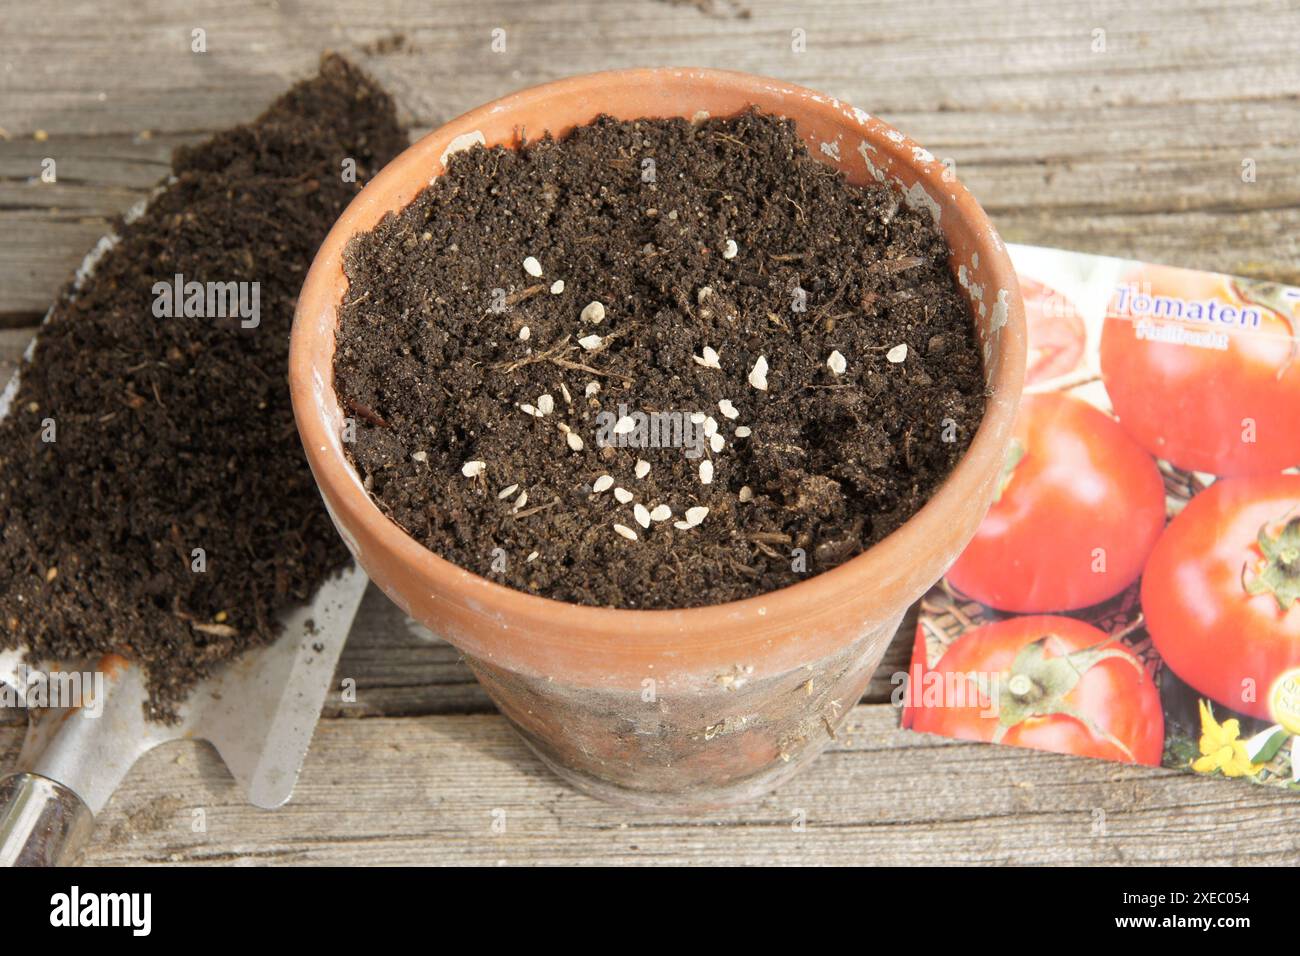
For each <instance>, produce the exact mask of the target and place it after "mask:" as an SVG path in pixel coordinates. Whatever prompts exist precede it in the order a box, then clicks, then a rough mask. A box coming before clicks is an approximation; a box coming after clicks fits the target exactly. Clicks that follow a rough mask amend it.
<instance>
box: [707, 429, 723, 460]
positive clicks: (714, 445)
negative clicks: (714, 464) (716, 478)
mask: <svg viewBox="0 0 1300 956" xmlns="http://www.w3.org/2000/svg"><path fill="white" fill-rule="evenodd" d="M726 444H727V440H726V439H725V438H723V437H722V436H721V435H719V434H718V433H717V432H714V433H713V434H712V435H710V436H709V448H711V449H713V453H714V454H715V455H716V454H717V453H718V452H720V451H722V449H723V448H724V447H726Z"/></svg>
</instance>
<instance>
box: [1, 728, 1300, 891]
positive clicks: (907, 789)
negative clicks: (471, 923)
mask: <svg viewBox="0 0 1300 956" xmlns="http://www.w3.org/2000/svg"><path fill="white" fill-rule="evenodd" d="M896 725H897V721H896V719H895V713H894V711H893V709H892V708H890V707H887V706H863V707H858V708H857V709H856V710H855V711H854V713H853V714H852V715H851V719H850V725H849V726H850V728H851V729H850V733H849V734H847V735H842V739H841V740H840V742H838V743H837V744H836V745H834V747H833V749H832V750H831V751H829V752H828V753H826V754H825V755H823V756H822V757H821V758H819V759H818V761H817V762H816V763H815V764H814V765H813V766H812V767H811V768H810V770H809V771H808V772H807V773H806V774H804V775H803V776H801V777H799V778H796V779H795V780H793V781H791V782H790V783H789V784H788V785H787V786H786V787H784V788H783V789H781V790H779V791H778V792H777V793H776V794H774V795H771V796H769V797H767V798H766V799H764V800H762V801H760V802H759V803H757V804H753V805H750V806H747V807H744V808H741V809H736V810H728V811H722V812H715V813H710V814H705V815H701V816H676V815H672V814H665V813H653V814H646V813H637V812H633V811H625V810H622V809H620V808H617V807H611V806H609V805H606V804H602V803H598V802H596V801H594V800H591V799H589V798H587V797H585V796H583V795H581V794H579V793H576V792H575V791H573V790H571V789H569V788H568V787H566V786H565V785H564V784H562V783H560V782H559V781H558V780H557V779H555V778H554V777H552V776H551V774H550V773H549V772H548V771H547V770H546V769H545V768H543V767H542V766H541V765H540V764H539V763H538V762H537V760H536V759H535V758H534V757H533V756H532V755H531V753H529V751H528V750H527V749H526V748H525V747H524V746H523V744H521V743H520V742H519V741H518V740H517V738H516V737H515V735H514V733H513V732H512V731H511V730H510V729H509V727H508V726H507V725H506V723H505V721H504V720H503V719H502V718H500V717H498V716H495V715H469V716H446V715H443V716H428V717H419V718H411V717H408V718H400V719H394V718H378V719H374V720H363V721H347V720H337V719H334V720H325V721H323V722H322V724H321V726H320V728H319V729H318V731H317V733H316V740H315V741H314V743H313V746H312V752H311V754H310V756H309V757H308V760H307V765H306V767H305V769H304V771H303V775H302V778H301V779H300V781H299V784H298V790H297V792H296V794H295V796H294V799H293V801H292V802H290V803H289V804H288V805H287V806H285V807H282V808H281V809H279V810H275V811H265V810H256V809H254V808H252V807H249V806H247V805H246V804H245V803H244V801H243V798H242V796H241V795H240V794H239V793H238V792H237V790H236V788H235V786H234V784H233V783H232V782H231V781H230V779H229V777H228V776H227V774H226V772H225V769H224V768H223V767H222V766H221V763H220V761H219V759H218V758H217V757H216V756H215V754H214V753H213V752H212V751H211V750H210V749H209V748H207V747H206V746H203V745H199V744H194V743H191V742H186V741H181V742H176V743H173V744H169V745H167V746H166V747H163V748H160V749H158V750H156V751H154V752H153V753H151V754H149V755H148V756H147V757H146V758H145V759H144V760H143V761H141V763H140V764H139V765H137V767H136V768H135V770H134V772H133V773H132V774H131V775H130V777H129V778H128V780H127V781H126V783H125V784H124V785H123V787H122V788H121V789H120V790H119V792H118V794H117V796H116V797H115V798H114V800H113V802H112V804H111V805H110V806H109V808H108V809H107V810H106V811H105V813H104V814H102V815H101V818H100V820H99V825H98V829H97V831H96V837H95V842H94V843H93V845H92V846H91V847H90V848H89V849H88V850H87V851H86V852H85V854H84V858H83V860H84V862H85V863H89V864H110V865H111V864H126V863H142V862H143V863H195V862H209V863H215V862H220V863H259V864H335V865H343V866H353V865H379V864H430V863H476V864H498V863H506V864H524V865H536V864H553V863H603V864H616V865H623V864H636V863H677V864H696V863H713V864H722V863H739V864H747V863H767V864H786V863H802V864H823V863H834V864H914V863H926V864H981V865H990V864H1003V863H1056V864H1059V863H1096V864H1114V863H1130V864H1133V863H1140V864H1168V863H1181V864H1188V863H1205V864H1217V863H1228V862H1234V863H1278V864H1280V863H1287V862H1294V861H1295V859H1296V858H1297V851H1298V850H1300V846H1298V844H1300V836H1297V834H1296V832H1295V828H1294V827H1293V826H1291V825H1290V824H1291V822H1292V821H1293V820H1294V807H1295V803H1294V800H1295V796H1294V794H1286V793H1278V792H1277V791H1275V790H1272V789H1266V788H1263V787H1252V786H1249V785H1244V784H1241V783H1232V782H1227V781H1208V780H1198V779H1191V778H1189V777H1187V776H1185V775H1183V774H1180V773H1177V772H1174V771H1150V770H1138V769H1135V768H1131V767H1125V766H1121V765H1118V764H1110V763H1103V762H1100V761H1092V760H1081V759H1076V758H1070V757H1061V756H1057V755H1054V754H1043V753H1035V752H1030V751H1024V750H1017V749H1015V748H1010V747H989V746H984V745H979V744H963V743H957V742H954V741H949V740H946V739H943V738H938V737H930V736H926V735H922V734H913V733H910V732H907V731H901V730H898V729H897V726H896ZM8 732H9V731H8V730H6V729H5V728H0V741H3V740H4V734H6V733H8ZM196 811H201V813H202V825H203V826H204V827H206V832H195V825H196V820H198V819H199V818H198V816H197V815H196ZM800 819H802V820H803V821H804V826H803V828H802V829H798V828H797V827H796V823H797V822H798V821H799V820H800ZM494 823H495V824H496V827H497V829H495V830H494ZM502 825H504V831H503V832H498V831H499V830H500V828H501V827H502Z"/></svg>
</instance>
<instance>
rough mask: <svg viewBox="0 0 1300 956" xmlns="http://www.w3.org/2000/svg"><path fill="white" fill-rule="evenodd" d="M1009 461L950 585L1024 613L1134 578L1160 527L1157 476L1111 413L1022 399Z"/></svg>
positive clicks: (1098, 597)
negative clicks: (999, 487) (987, 511)
mask: <svg viewBox="0 0 1300 956" xmlns="http://www.w3.org/2000/svg"><path fill="white" fill-rule="evenodd" d="M1007 464H1008V470H1007V473H1006V478H1005V484H1004V485H1003V486H1002V489H1001V491H1000V494H999V497H998V498H997V500H996V501H995V502H994V503H993V507H992V508H990V509H989V513H988V516H987V517H985V519H984V522H983V524H981V525H980V527H979V530H978V531H976V532H975V537H974V539H973V540H972V541H971V543H970V545H969V546H968V547H967V548H966V550H965V551H964V552H962V555H961V557H959V558H958V559H957V563H956V564H954V565H953V566H952V569H951V570H950V571H949V572H948V581H949V583H950V584H952V585H953V587H955V588H957V589H958V590H960V591H962V592H963V593H965V594H968V595H970V596H971V597H973V598H975V599H976V600H977V601H981V602H983V603H984V604H987V605H989V606H991V607H996V608H1000V609H1002V610H1004V611H1019V612H1022V613H1032V612H1037V611H1070V610H1074V609H1075V608H1080V607H1087V606H1088V605H1090V604H1096V603H1098V602H1099V601H1104V600H1106V599H1107V598H1109V597H1113V596H1114V595H1116V594H1118V593H1119V592H1120V591H1122V590H1124V588H1126V587H1128V586H1129V585H1130V584H1132V583H1133V581H1134V580H1136V579H1137V576H1138V575H1139V574H1141V573H1142V563H1143V562H1144V561H1145V560H1146V557H1147V555H1148V554H1150V553H1151V548H1152V547H1154V545H1155V543H1156V539H1157V538H1158V537H1159V536H1160V531H1161V529H1162V528H1163V527H1164V521H1165V488H1164V481H1163V480H1162V479H1161V477H1160V471H1159V469H1158V468H1156V464H1155V461H1154V460H1153V459H1152V458H1151V456H1150V455H1148V454H1147V453H1146V452H1145V451H1143V450H1142V449H1141V448H1139V447H1138V445H1137V443H1136V442H1134V441H1133V439H1131V438H1129V436H1128V435H1126V434H1125V433H1124V430H1123V429H1122V428H1120V427H1119V425H1117V424H1116V423H1115V421H1114V419H1112V418H1111V417H1110V416H1108V415H1106V414H1105V413H1104V412H1101V411H1098V410H1097V409H1096V408H1093V407H1092V406H1091V405H1089V404H1088V403H1087V402H1084V401H1082V400H1080V399H1077V398H1071V397H1070V396H1068V395H1061V394H1056V393H1047V394H1043V395H1026V396H1025V398H1024V401H1023V402H1022V403H1021V406H1020V416H1019V418H1018V420H1017V422H1016V430H1015V437H1014V438H1013V439H1012V444H1011V450H1010V452H1009V453H1008V458H1007Z"/></svg>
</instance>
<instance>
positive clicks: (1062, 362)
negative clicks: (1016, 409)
mask: <svg viewBox="0 0 1300 956" xmlns="http://www.w3.org/2000/svg"><path fill="white" fill-rule="evenodd" d="M1020 296H1021V298H1023V299H1024V300H1025V323H1026V325H1027V326H1028V328H1029V359H1028V362H1027V363H1026V365H1025V384H1026V385H1037V384H1039V383H1041V382H1048V381H1051V380H1052V379H1054V378H1059V377H1060V376H1062V375H1065V374H1066V373H1067V372H1072V371H1074V370H1075V369H1076V368H1077V367H1078V366H1079V361H1080V360H1081V359H1082V358H1083V347H1084V344H1085V336H1086V330H1085V329H1084V326H1083V317H1082V316H1081V315H1080V314H1079V310H1078V308H1076V307H1075V304H1074V303H1073V302H1072V301H1070V299H1069V298H1068V297H1066V296H1065V295H1064V294H1062V293H1061V292H1059V291H1058V290H1056V289H1053V288H1052V287H1051V286H1047V285H1044V284H1043V283H1041V282H1035V281H1034V280H1033V279H1027V278H1024V277H1021V279H1020Z"/></svg>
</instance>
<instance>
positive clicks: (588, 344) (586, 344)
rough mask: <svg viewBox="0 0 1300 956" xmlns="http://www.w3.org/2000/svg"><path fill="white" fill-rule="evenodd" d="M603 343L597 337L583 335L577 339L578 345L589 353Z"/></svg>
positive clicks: (602, 340)
mask: <svg viewBox="0 0 1300 956" xmlns="http://www.w3.org/2000/svg"><path fill="white" fill-rule="evenodd" d="M604 341H605V340H604V339H602V338H601V337H600V336H599V335H584V336H583V337H582V338H580V339H578V344H579V345H581V346H582V347H583V348H584V349H586V350H587V351H588V352H590V351H591V350H592V349H598V348H600V346H601V343H602V342H604Z"/></svg>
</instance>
